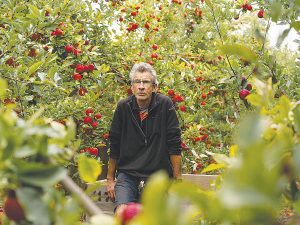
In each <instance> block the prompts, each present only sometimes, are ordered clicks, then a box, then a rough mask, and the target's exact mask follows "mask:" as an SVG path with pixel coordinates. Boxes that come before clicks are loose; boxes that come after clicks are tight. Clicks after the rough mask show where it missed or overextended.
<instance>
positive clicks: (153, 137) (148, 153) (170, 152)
mask: <svg viewBox="0 0 300 225" xmlns="http://www.w3.org/2000/svg"><path fill="white" fill-rule="evenodd" d="M130 79H131V82H132V84H131V89H132V90H133V93H134V95H131V96H129V97H127V98H125V99H123V100H121V101H120V102H119V103H118V105H117V108H116V110H115V113H114V117H113V121H112V124H111V128H110V131H109V139H110V142H111V145H110V158H109V165H108V167H109V168H108V173H107V184H106V187H107V192H108V195H109V197H110V198H111V199H112V200H113V201H115V203H116V207H115V213H116V215H118V214H121V213H122V211H123V210H124V208H125V207H126V204H127V203H130V202H136V201H137V197H138V192H139V188H138V187H139V185H140V183H141V181H142V182H143V181H145V180H147V178H148V177H149V176H150V175H151V174H153V173H154V172H156V171H158V170H165V171H167V172H168V173H169V176H170V177H173V178H175V179H181V176H182V162H181V149H182V146H181V130H180V126H179V121H178V118H177V114H176V111H175V108H174V106H173V103H172V101H171V99H170V98H169V97H167V96H164V95H161V94H157V93H156V92H157V85H158V82H157V77H156V72H155V70H154V68H153V67H152V66H151V65H150V64H148V63H139V64H135V65H134V66H133V68H132V70H131V72H130ZM116 171H117V181H115V172H116Z"/></svg>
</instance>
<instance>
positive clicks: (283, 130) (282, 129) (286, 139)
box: [277, 124, 294, 151]
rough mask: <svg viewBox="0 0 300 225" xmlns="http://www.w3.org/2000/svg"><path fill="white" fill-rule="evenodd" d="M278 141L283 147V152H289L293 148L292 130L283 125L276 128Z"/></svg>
mask: <svg viewBox="0 0 300 225" xmlns="http://www.w3.org/2000/svg"><path fill="white" fill-rule="evenodd" d="M277 133H278V139H279V140H280V141H281V142H282V144H283V145H284V148H285V150H287V151H291V150H292V148H293V147H294V139H293V130H292V129H291V128H289V127H287V126H285V125H283V124H278V126H277Z"/></svg>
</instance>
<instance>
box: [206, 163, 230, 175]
mask: <svg viewBox="0 0 300 225" xmlns="http://www.w3.org/2000/svg"><path fill="white" fill-rule="evenodd" d="M224 167H227V166H226V165H225V164H223V163H219V164H214V163H212V164H209V166H208V167H206V168H205V169H203V170H202V171H201V173H206V172H209V171H212V170H216V169H220V168H224Z"/></svg>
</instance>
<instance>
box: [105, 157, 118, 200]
mask: <svg viewBox="0 0 300 225" xmlns="http://www.w3.org/2000/svg"><path fill="white" fill-rule="evenodd" d="M116 164H117V159H112V158H109V161H108V172H107V176H106V189H107V193H108V197H109V198H110V199H111V200H112V201H113V202H115V196H116V195H115V185H116V180H115V172H116Z"/></svg>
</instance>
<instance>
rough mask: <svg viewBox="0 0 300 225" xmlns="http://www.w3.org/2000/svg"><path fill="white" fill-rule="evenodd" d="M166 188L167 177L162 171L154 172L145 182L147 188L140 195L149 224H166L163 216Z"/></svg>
mask: <svg viewBox="0 0 300 225" xmlns="http://www.w3.org/2000/svg"><path fill="white" fill-rule="evenodd" d="M168 187H169V178H168V175H167V174H166V173H165V172H162V171H159V172H156V173H155V174H153V175H152V176H151V177H150V179H149V180H148V181H147V186H146V188H145V190H144V193H143V195H142V204H143V206H144V209H145V211H144V212H145V213H146V215H145V216H146V218H147V219H148V221H149V224H157V225H163V224H166V223H165V218H166V216H165V214H166V198H167V191H168Z"/></svg>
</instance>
